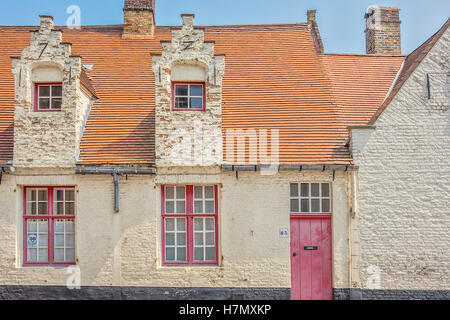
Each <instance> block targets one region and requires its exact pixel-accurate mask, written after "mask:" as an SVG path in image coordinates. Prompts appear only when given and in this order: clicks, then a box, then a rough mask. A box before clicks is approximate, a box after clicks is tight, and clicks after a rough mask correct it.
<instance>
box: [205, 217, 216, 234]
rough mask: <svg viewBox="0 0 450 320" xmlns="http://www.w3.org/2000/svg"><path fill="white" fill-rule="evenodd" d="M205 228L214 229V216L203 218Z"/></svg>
mask: <svg viewBox="0 0 450 320" xmlns="http://www.w3.org/2000/svg"><path fill="white" fill-rule="evenodd" d="M205 223H206V225H205V230H206V231H214V230H215V224H214V218H207V219H205Z"/></svg>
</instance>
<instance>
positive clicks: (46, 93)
mask: <svg viewBox="0 0 450 320" xmlns="http://www.w3.org/2000/svg"><path fill="white" fill-rule="evenodd" d="M39 96H40V97H50V86H39Z"/></svg>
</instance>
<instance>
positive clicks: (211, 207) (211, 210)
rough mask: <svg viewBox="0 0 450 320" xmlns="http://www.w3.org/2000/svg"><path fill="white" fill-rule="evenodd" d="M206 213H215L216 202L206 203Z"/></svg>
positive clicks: (209, 201)
mask: <svg viewBox="0 0 450 320" xmlns="http://www.w3.org/2000/svg"><path fill="white" fill-rule="evenodd" d="M205 213H214V201H211V200H208V201H205Z"/></svg>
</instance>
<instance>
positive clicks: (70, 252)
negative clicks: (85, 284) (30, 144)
mask: <svg viewBox="0 0 450 320" xmlns="http://www.w3.org/2000/svg"><path fill="white" fill-rule="evenodd" d="M66 261H67V262H75V249H72V248H69V249H66Z"/></svg>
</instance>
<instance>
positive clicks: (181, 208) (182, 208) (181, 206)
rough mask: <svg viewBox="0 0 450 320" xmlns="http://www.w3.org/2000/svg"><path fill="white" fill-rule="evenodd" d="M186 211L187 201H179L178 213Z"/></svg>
mask: <svg viewBox="0 0 450 320" xmlns="http://www.w3.org/2000/svg"><path fill="white" fill-rule="evenodd" d="M185 212H186V202H185V201H177V213H185Z"/></svg>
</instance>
